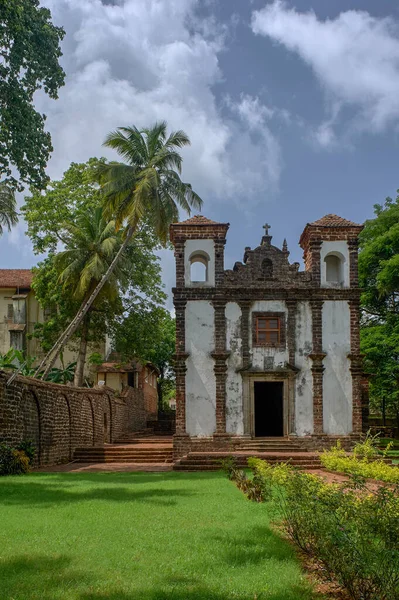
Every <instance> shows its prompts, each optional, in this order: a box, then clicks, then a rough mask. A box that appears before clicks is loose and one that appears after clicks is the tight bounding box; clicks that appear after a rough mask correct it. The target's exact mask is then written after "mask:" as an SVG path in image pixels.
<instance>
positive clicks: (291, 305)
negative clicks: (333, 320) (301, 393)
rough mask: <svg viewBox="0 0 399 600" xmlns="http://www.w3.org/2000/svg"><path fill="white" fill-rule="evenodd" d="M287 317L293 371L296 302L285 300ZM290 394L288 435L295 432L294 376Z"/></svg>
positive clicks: (290, 361)
mask: <svg viewBox="0 0 399 600" xmlns="http://www.w3.org/2000/svg"><path fill="white" fill-rule="evenodd" d="M286 306H287V310H288V315H287V333H286V339H287V347H288V362H289V365H290V367H291V368H293V369H295V346H296V311H297V301H296V300H287V302H286ZM289 389H290V394H289V400H288V433H293V432H294V431H295V401H296V397H295V376H294V378H293V381H290V386H289Z"/></svg>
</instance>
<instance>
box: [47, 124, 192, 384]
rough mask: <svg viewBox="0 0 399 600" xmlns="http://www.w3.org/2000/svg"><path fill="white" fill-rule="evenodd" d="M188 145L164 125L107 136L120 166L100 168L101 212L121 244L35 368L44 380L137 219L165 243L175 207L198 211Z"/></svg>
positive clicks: (125, 129) (121, 130) (110, 270)
mask: <svg viewBox="0 0 399 600" xmlns="http://www.w3.org/2000/svg"><path fill="white" fill-rule="evenodd" d="M189 144H190V140H189V138H188V136H187V135H186V134H185V133H184V131H175V132H172V133H170V134H169V136H168V135H167V124H166V123H165V122H164V121H162V122H160V123H155V125H153V126H152V127H150V128H146V129H141V130H140V129H138V128H137V127H134V126H132V127H119V128H118V129H117V130H116V131H113V132H111V133H110V134H109V135H108V136H107V138H106V140H105V142H104V145H105V146H107V147H108V148H113V149H114V150H116V152H117V153H118V154H119V155H120V156H121V157H122V158H123V159H124V161H125V162H124V163H119V162H113V163H109V164H106V165H102V166H101V167H99V169H98V171H97V173H96V178H97V181H98V182H99V183H100V185H101V188H102V191H103V194H104V201H105V203H104V208H105V214H106V215H107V216H108V217H109V218H111V217H112V218H115V220H116V226H117V229H119V228H122V227H123V228H124V241H123V244H122V245H121V246H120V248H119V250H118V251H117V253H116V254H115V257H114V259H113V261H112V262H111V264H110V266H109V267H108V269H107V271H106V273H105V274H104V275H103V277H102V278H101V280H100V282H99V283H98V285H97V286H96V288H95V290H94V291H93V292H92V294H91V295H90V297H89V298H88V299H87V300H85V301H84V302H83V303H82V306H81V308H80V309H79V311H78V313H77V314H76V316H75V318H74V319H73V320H72V321H71V323H70V324H69V326H68V327H67V328H66V330H65V331H64V333H63V334H62V335H61V336H60V338H59V339H58V340H57V342H56V343H55V344H54V346H53V348H52V349H51V350H50V352H49V353H48V354H47V356H45V358H44V359H43V361H42V362H41V364H40V365H39V367H38V369H37V373H39V372H40V371H41V369H42V368H43V366H44V365H46V368H45V371H44V375H43V377H46V375H47V374H48V373H49V371H50V369H51V367H52V366H53V364H54V363H55V361H56V359H57V356H58V354H59V353H60V352H61V351H62V348H63V347H64V346H65V344H66V343H67V342H68V341H69V339H70V338H71V336H72V335H73V334H74V332H75V331H76V329H77V328H78V327H79V326H80V324H81V322H82V321H83V319H84V317H85V315H86V314H87V312H88V310H89V309H90V307H91V305H92V304H93V302H94V300H95V299H96V297H97V295H98V294H99V293H100V291H101V289H102V288H103V286H104V285H105V283H106V282H107V281H108V279H109V278H110V277H111V274H112V273H113V271H114V269H115V267H116V265H117V264H118V262H119V260H120V258H121V256H122V255H123V253H124V251H125V249H126V247H127V246H128V244H129V242H130V240H131V238H132V236H133V235H134V234H135V232H136V231H137V228H138V227H139V225H140V222H141V221H142V219H143V218H145V219H146V221H147V222H148V223H149V224H150V225H151V226H152V227H153V228H154V230H155V232H156V234H157V235H158V237H159V239H160V241H161V242H163V243H165V242H166V241H167V236H168V231H169V225H170V224H171V223H173V222H176V221H177V220H178V218H179V208H183V209H184V210H185V211H186V212H187V213H189V214H190V212H191V208H196V209H200V208H201V206H202V200H201V198H200V197H199V196H198V195H197V194H196V193H195V192H194V191H193V190H192V188H191V185H190V184H188V183H184V182H183V181H182V180H181V178H180V173H181V166H182V157H181V155H180V153H179V152H178V150H179V149H180V148H183V147H184V146H187V145H189Z"/></svg>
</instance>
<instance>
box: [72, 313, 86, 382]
mask: <svg viewBox="0 0 399 600" xmlns="http://www.w3.org/2000/svg"><path fill="white" fill-rule="evenodd" d="M89 322H90V313H88V314H87V315H86V316H85V318H84V319H83V326H82V337H81V338H80V346H79V354H78V360H77V363H76V368H75V376H74V378H73V385H74V386H75V387H82V385H83V373H84V368H85V362H86V352H87V340H88V338H89Z"/></svg>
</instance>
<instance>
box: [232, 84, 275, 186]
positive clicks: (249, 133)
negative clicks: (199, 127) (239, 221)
mask: <svg viewBox="0 0 399 600" xmlns="http://www.w3.org/2000/svg"><path fill="white" fill-rule="evenodd" d="M226 104H227V106H228V107H229V108H230V110H231V111H232V112H233V113H236V114H237V115H238V116H239V117H240V119H241V122H242V124H243V125H244V130H245V132H246V133H245V135H242V136H241V141H240V147H239V148H238V150H239V151H240V152H242V151H243V150H244V149H245V156H246V160H247V162H248V163H249V164H251V163H252V162H255V164H256V162H257V161H258V160H260V161H261V163H260V166H261V168H260V169H259V170H258V171H257V172H252V173H249V172H248V177H247V178H246V180H247V190H246V191H247V193H248V192H249V194H252V193H253V194H255V193H256V191H259V189H262V187H263V186H262V178H264V177H265V175H266V180H267V181H268V182H269V190H270V189H271V191H272V193H275V192H276V191H277V188H278V183H279V180H280V174H281V169H282V159H281V153H280V146H279V143H278V141H277V140H276V138H275V137H274V135H273V134H272V132H271V130H270V127H269V122H270V120H271V119H272V118H278V117H280V118H283V119H284V120H285V119H286V113H285V112H283V111H279V110H278V109H276V108H274V107H269V106H266V105H265V104H262V103H261V101H260V100H259V98H258V97H253V96H250V95H249V94H241V97H240V100H239V101H238V102H233V101H232V100H231V98H227V99H226ZM279 112H281V115H280V114H279ZM254 140H256V143H254ZM259 153H260V155H259ZM237 160H238V157H237Z"/></svg>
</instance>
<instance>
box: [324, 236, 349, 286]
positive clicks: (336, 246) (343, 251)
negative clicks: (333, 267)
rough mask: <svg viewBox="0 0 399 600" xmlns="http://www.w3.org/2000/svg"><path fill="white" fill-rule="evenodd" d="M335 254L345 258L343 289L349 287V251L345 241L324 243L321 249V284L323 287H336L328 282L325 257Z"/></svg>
mask: <svg viewBox="0 0 399 600" xmlns="http://www.w3.org/2000/svg"><path fill="white" fill-rule="evenodd" d="M330 253H333V254H334V253H335V254H336V256H340V257H341V256H342V257H343V265H342V271H343V283H342V287H349V250H348V244H347V242H346V241H345V240H342V241H338V242H322V244H321V249H320V270H321V273H320V277H321V279H320V282H321V287H336V285H334V283H332V282H330V281H327V279H326V263H325V260H324V259H325V257H326V256H327V254H330Z"/></svg>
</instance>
